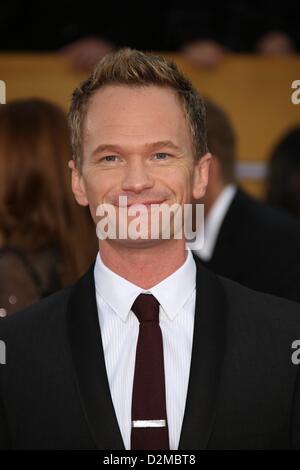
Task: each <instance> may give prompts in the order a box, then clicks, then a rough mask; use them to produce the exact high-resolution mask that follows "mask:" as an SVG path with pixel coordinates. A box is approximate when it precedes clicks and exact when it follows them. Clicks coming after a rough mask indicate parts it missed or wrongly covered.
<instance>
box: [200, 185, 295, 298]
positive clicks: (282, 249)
mask: <svg viewBox="0 0 300 470" xmlns="http://www.w3.org/2000/svg"><path fill="white" fill-rule="evenodd" d="M203 264H204V265H206V266H207V267H208V268H209V269H211V270H212V271H214V272H215V273H217V274H219V275H221V276H225V277H228V278H229V279H232V280H234V281H236V282H239V283H240V284H243V285H245V286H247V287H250V288H251V289H254V290H258V291H261V292H265V293H268V294H272V295H276V296H278V297H284V298H287V299H290V300H293V301H295V302H300V222H298V220H297V219H294V218H293V217H291V216H289V215H288V214H285V213H284V212H282V211H280V210H277V209H275V208H273V207H271V206H268V205H267V204H264V203H262V202H260V201H257V200H256V199H254V198H252V197H251V196H248V195H247V194H246V193H245V192H243V191H241V190H238V191H237V193H236V195H235V196H234V198H233V200H232V203H231V205H230V206H229V209H228V211H227V213H226V215H225V218H224V220H223V223H222V225H221V228H220V231H219V234H218V237H217V241H216V245H215V248H214V251H213V256H212V258H211V260H210V261H208V262H203Z"/></svg>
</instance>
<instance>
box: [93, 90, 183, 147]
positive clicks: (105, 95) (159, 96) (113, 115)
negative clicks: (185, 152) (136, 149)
mask: <svg viewBox="0 0 300 470" xmlns="http://www.w3.org/2000/svg"><path fill="white" fill-rule="evenodd" d="M158 140H159V141H160V140H172V141H173V142H174V143H175V144H177V145H181V146H185V147H189V148H191V138H190V132H189V127H188V124H187V120H186V116H185V113H184V110H183V105H182V103H181V102H180V101H179V98H178V96H177V95H176V93H175V91H173V90H172V89H169V88H163V87H158V86H145V87H130V86H126V85H124V86H123V85H122V86H121V85H118V86H117V85H108V86H105V87H103V88H101V89H100V90H98V91H97V92H96V93H95V94H94V95H93V97H92V98H91V101H90V103H89V106H88V110H87V114H86V119H85V125H84V145H85V146H86V147H88V149H87V150H90V148H89V147H94V146H96V145H99V144H100V143H105V144H107V143H108V144H118V145H130V144H137V145H138V144H141V145H142V144H143V143H148V142H149V141H150V142H151V141H158Z"/></svg>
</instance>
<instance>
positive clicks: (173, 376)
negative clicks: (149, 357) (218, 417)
mask: <svg viewBox="0 0 300 470" xmlns="http://www.w3.org/2000/svg"><path fill="white" fill-rule="evenodd" d="M94 277H95V286H96V300H97V307H98V316H99V323H100V329H101V337H102V343H103V349H104V357H105V365H106V371H107V377H108V382H109V386H110V392H111V397H112V401H113V405H114V409H115V413H116V417H117V420H118V424H119V428H120V432H121V435H122V438H123V442H124V446H125V448H126V449H127V450H129V449H130V435H131V400H132V388H133V378H134V369H135V355H136V346H137V339H138V333H139V321H138V319H137V317H136V316H135V314H134V313H133V312H132V310H131V306H132V304H133V302H134V301H135V299H136V298H137V297H138V295H139V294H141V293H146V292H148V293H151V294H152V295H154V296H155V298H156V299H157V300H158V302H159V303H160V310H159V324H160V328H161V331H162V337H163V349H164V368H165V387H166V408H167V420H168V429H169V441H170V449H172V450H176V449H177V448H178V445H179V438H180V433H181V427H182V421H183V416H184V410H185V403H186V396H187V388H188V381H189V372H190V363H191V353H192V342H193V331H194V317H195V300H196V264H195V261H194V259H193V256H192V254H191V252H190V250H187V258H186V260H185V262H184V263H183V265H182V266H181V267H180V268H179V269H178V270H176V271H175V272H174V273H173V274H171V275H170V276H169V277H167V278H166V279H164V280H163V281H161V282H160V283H159V284H157V285H155V286H154V287H152V288H151V289H148V290H147V291H145V290H144V289H142V288H141V287H138V286H136V285H135V284H133V283H131V282H129V281H128V280H126V279H124V278H122V277H121V276H119V275H118V274H116V273H114V272H113V271H111V270H110V269H109V268H108V267H107V266H106V265H104V263H103V261H102V260H101V257H100V254H99V253H98V255H97V259H96V263H95V269H94Z"/></svg>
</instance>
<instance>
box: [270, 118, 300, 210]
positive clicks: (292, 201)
mask: <svg viewBox="0 0 300 470" xmlns="http://www.w3.org/2000/svg"><path fill="white" fill-rule="evenodd" d="M266 187H267V191H266V193H267V196H266V200H267V202H268V203H270V204H272V205H274V206H277V207H279V208H281V209H283V210H285V211H287V212H289V213H290V214H292V215H294V216H296V217H298V218H300V125H299V126H297V127H295V128H293V129H291V130H289V131H288V132H287V134H285V135H284V136H283V138H282V139H281V140H280V142H278V144H277V145H276V146H275V148H274V149H273V151H272V154H271V157H270V161H269V168H268V176H267V182H266Z"/></svg>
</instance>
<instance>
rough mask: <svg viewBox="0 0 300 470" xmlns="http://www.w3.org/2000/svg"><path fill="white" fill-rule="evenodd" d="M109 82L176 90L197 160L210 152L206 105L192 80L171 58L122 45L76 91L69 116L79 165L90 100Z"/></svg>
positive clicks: (109, 83)
mask: <svg viewBox="0 0 300 470" xmlns="http://www.w3.org/2000/svg"><path fill="white" fill-rule="evenodd" d="M106 85H127V86H134V87H136V86H151V85H156V86H159V87H166V88H170V89H172V90H174V91H175V92H176V94H177V96H178V98H179V100H180V102H181V103H182V105H183V109H184V112H185V115H186V118H187V122H188V125H189V128H190V132H191V139H192V144H193V150H194V156H195V159H199V158H201V157H202V156H203V155H205V154H206V153H207V151H208V149H207V142H206V123H205V105H204V101H203V99H202V97H201V96H200V94H199V93H198V91H197V90H196V89H195V88H194V86H193V85H192V83H191V81H190V80H189V79H188V78H187V77H185V75H184V74H183V73H182V72H181V71H180V70H179V69H178V67H177V65H176V64H175V63H174V62H172V61H170V60H167V59H165V58H163V57H161V56H157V55H153V54H149V53H144V52H141V51H137V50H134V49H129V48H123V49H119V50H118V51H117V52H113V53H110V54H107V55H106V56H105V57H103V59H101V60H100V62H98V64H97V65H96V66H95V68H94V70H93V72H92V73H91V75H90V76H89V77H88V78H87V79H86V80H85V81H84V82H82V83H81V84H80V85H79V87H78V88H76V89H75V90H74V92H73V95H72V100H71V106H70V110H69V114H68V119H69V126H70V131H71V144H72V149H73V159H74V161H75V163H76V167H77V168H81V165H82V158H83V155H82V134H83V124H84V120H85V116H86V113H87V108H88V104H89V100H90V98H91V97H92V96H93V94H94V93H95V92H96V91H97V90H99V89H100V88H102V87H104V86H106Z"/></svg>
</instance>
